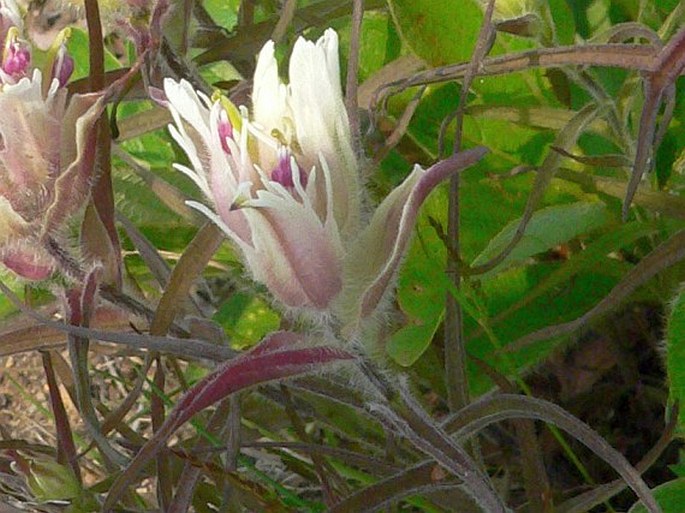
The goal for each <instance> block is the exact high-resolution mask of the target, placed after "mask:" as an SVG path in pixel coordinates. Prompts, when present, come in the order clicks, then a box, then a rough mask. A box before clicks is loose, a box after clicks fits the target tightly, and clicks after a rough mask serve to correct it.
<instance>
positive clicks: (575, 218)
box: [472, 202, 608, 270]
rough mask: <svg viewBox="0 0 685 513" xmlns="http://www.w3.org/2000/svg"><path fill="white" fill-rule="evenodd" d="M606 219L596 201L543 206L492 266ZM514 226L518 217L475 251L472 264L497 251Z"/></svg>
mask: <svg viewBox="0 0 685 513" xmlns="http://www.w3.org/2000/svg"><path fill="white" fill-rule="evenodd" d="M607 220H608V212H607V209H606V206H605V205H604V204H603V203H599V202H577V203H571V204H568V205H555V206H552V207H547V208H543V209H542V210H539V211H537V212H536V213H535V214H533V217H532V219H531V220H530V222H529V223H528V226H527V228H526V232H525V234H524V235H523V238H522V239H521V241H520V242H519V243H518V244H517V245H516V247H515V248H514V249H513V250H512V251H511V253H510V254H509V255H508V256H507V258H506V259H505V260H504V261H503V262H502V263H501V264H500V265H499V266H497V267H496V268H495V269H496V270H502V269H503V268H506V267H511V266H512V265H514V264H517V263H520V262H522V261H524V260H525V259H527V258H528V257H531V256H533V255H536V254H538V253H542V252H543V251H546V250H548V249H550V248H553V247H554V246H556V245H557V244H560V243H562V242H565V241H567V240H570V239H572V238H574V237H577V236H578V235H581V234H583V233H588V232H590V231H592V230H594V229H596V228H599V227H601V226H602V225H604V224H605V223H606V222H607ZM518 226H519V220H518V219H517V220H514V221H512V222H510V223H509V224H508V225H507V226H505V227H504V229H503V230H502V231H501V232H500V233H499V234H497V235H496V236H495V237H494V238H493V239H492V240H491V241H490V243H489V244H488V246H487V247H486V248H485V249H484V250H483V252H482V253H481V254H480V255H478V257H477V258H476V259H475V260H474V262H473V264H472V265H474V266H476V265H481V264H484V263H485V262H487V261H488V260H490V259H491V258H493V257H495V256H497V255H498V254H500V252H501V251H502V250H503V249H504V248H505V247H506V246H507V244H509V241H510V240H511V239H512V237H513V236H514V234H515V233H516V229H517V228H518Z"/></svg>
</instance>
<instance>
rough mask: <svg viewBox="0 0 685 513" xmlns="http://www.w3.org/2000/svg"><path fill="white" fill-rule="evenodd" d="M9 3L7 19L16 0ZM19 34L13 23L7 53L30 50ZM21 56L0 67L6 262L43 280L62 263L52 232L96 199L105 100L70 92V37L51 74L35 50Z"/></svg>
mask: <svg viewBox="0 0 685 513" xmlns="http://www.w3.org/2000/svg"><path fill="white" fill-rule="evenodd" d="M1 5H2V7H0V19H1V21H2V23H3V24H4V23H5V22H6V20H7V19H8V18H7V17H6V13H5V11H6V9H8V6H11V5H12V3H11V2H8V1H7V0H4V1H3V2H2V4H1ZM3 28H5V27H4V25H3ZM16 35H17V27H16V26H13V27H9V28H7V29H6V30H5V37H6V38H7V40H8V42H9V43H8V42H6V44H5V50H6V52H7V49H8V48H15V49H17V50H18V51H20V53H21V52H23V51H26V52H28V46H24V44H23V43H22V42H21V41H19V40H18V39H17V37H16ZM16 45H19V46H16ZM17 55H18V54H11V55H10V54H8V53H5V55H4V56H3V61H2V67H1V69H0V83H1V84H2V85H1V86H0V112H2V116H0V261H2V262H3V263H4V265H5V266H6V267H8V268H10V269H11V270H13V271H14V272H15V273H17V274H18V275H20V276H22V277H24V278H27V279H32V280H40V279H44V278H47V277H48V276H49V275H50V274H51V273H52V272H53V270H54V269H55V267H56V264H55V262H54V261H53V258H52V256H50V254H49V252H48V251H47V249H46V240H47V236H52V237H53V238H54V237H55V236H59V233H60V232H61V230H62V228H63V227H64V224H65V222H66V221H67V219H68V218H69V217H70V216H71V215H72V214H73V213H75V212H76V211H78V210H79V209H80V208H81V207H82V206H83V205H84V203H85V201H86V199H87V198H88V194H89V190H90V173H91V170H92V165H93V158H94V148H93V141H90V142H89V141H88V139H89V137H91V136H92V135H93V132H94V131H93V130H92V129H93V127H94V125H95V122H96V121H97V119H98V117H99V114H100V113H101V112H102V109H103V105H104V104H103V102H102V101H101V97H102V95H100V94H89V95H74V96H72V97H71V98H70V99H68V98H67V94H68V92H67V90H66V88H65V87H64V85H65V83H66V80H67V79H68V75H69V73H70V71H71V69H73V65H71V63H70V59H71V58H70V57H68V56H67V55H66V48H65V47H64V45H63V44H60V45H59V46H58V47H56V48H55V49H54V51H53V52H52V55H51V57H53V62H49V65H50V73H48V75H47V76H46V77H45V80H44V76H43V72H42V71H41V70H40V69H34V70H33V72H32V73H31V72H30V70H29V63H30V54H29V53H26V54H25V55H23V56H22V57H17ZM8 59H9V60H8ZM8 62H13V64H11V65H9V66H8V65H7V63H8Z"/></svg>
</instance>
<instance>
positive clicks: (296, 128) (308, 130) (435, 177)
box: [164, 29, 484, 334]
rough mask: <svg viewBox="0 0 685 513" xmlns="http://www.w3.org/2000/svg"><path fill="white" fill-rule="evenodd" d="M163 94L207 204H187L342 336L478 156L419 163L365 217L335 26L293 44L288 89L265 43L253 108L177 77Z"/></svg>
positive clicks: (382, 289)
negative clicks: (421, 221) (426, 165)
mask: <svg viewBox="0 0 685 513" xmlns="http://www.w3.org/2000/svg"><path fill="white" fill-rule="evenodd" d="M164 92H165V96H166V104H167V106H168V108H169V110H170V111H171V113H172V115H173V118H174V123H173V124H171V125H170V127H169V129H170V131H171V134H172V136H173V137H174V139H175V140H176V141H177V142H178V144H179V145H180V146H181V148H182V149H183V151H184V152H185V153H186V155H187V156H188V159H189V162H190V167H186V166H183V165H179V164H177V165H176V168H177V169H178V170H179V171H181V172H183V173H185V174H186V175H187V176H189V177H190V178H191V179H192V180H193V181H194V182H195V183H196V184H197V186H198V187H199V188H200V189H201V190H202V192H203V193H204V195H205V196H206V197H207V198H208V199H209V200H210V201H211V203H212V207H213V208H209V207H207V206H205V205H203V204H200V203H197V202H189V203H190V204H191V205H192V206H193V207H195V208H196V209H198V210H200V211H201V212H203V213H204V214H205V215H206V216H207V217H208V218H210V219H212V220H213V221H214V222H215V223H216V224H217V225H218V226H219V227H221V229H222V230H223V231H224V232H225V233H226V235H227V236H228V237H230V239H231V240H232V241H233V242H234V243H235V244H236V245H237V246H238V247H239V248H240V250H241V252H242V255H243V257H244V260H245V263H246V266H247V268H248V269H249V270H250V271H251V273H252V275H253V277H254V279H255V280H256V281H258V282H261V283H263V284H265V285H266V286H267V287H268V289H269V290H270V291H271V293H272V294H273V296H274V297H275V298H276V299H277V300H278V301H279V302H280V303H281V304H282V305H283V306H284V307H286V308H287V309H295V310H297V311H298V312H302V311H304V312H308V313H310V314H314V315H317V314H318V315H325V316H329V317H332V318H334V319H335V320H336V321H337V322H339V323H340V325H341V326H342V328H343V329H344V330H346V332H347V333H348V334H354V333H355V332H357V331H358V329H359V328H360V327H361V326H362V324H363V323H364V321H365V320H366V319H369V318H371V317H373V314H374V313H375V312H376V311H377V310H378V309H379V307H380V306H381V305H382V303H383V298H384V297H385V296H386V295H387V292H388V291H389V290H390V289H391V288H392V285H393V283H394V277H395V275H396V272H397V268H398V266H399V264H400V261H401V259H402V257H403V255H404V253H405V250H406V246H407V244H408V241H409V237H410V234H411V231H412V230H413V225H414V221H415V219H416V215H417V212H418V208H419V206H420V205H421V203H422V202H423V200H424V199H425V198H426V196H427V195H428V193H429V192H430V191H431V190H432V189H433V188H434V187H435V186H436V185H437V184H438V183H439V182H440V181H442V180H443V179H444V178H445V177H447V176H449V175H450V174H452V173H454V172H456V171H458V170H460V169H461V168H463V167H465V166H467V165H470V164H472V163H474V162H475V161H477V160H478V159H479V158H480V157H481V156H482V155H483V153H484V150H483V149H482V148H477V149H474V150H470V151H468V152H464V153H462V154H459V155H456V156H454V157H452V158H450V159H447V160H446V161H442V162H440V163H438V164H436V165H435V166H433V167H431V168H430V169H428V170H424V169H422V168H421V167H419V166H416V167H415V168H414V170H413V172H412V173H411V174H410V175H409V177H408V178H407V179H406V180H405V181H404V182H403V183H402V184H401V185H400V186H399V187H398V188H397V189H395V190H394V191H393V192H392V193H391V194H389V195H388V197H387V198H386V199H385V200H384V201H383V202H382V203H381V204H380V206H379V207H378V208H377V209H376V210H375V212H373V213H372V214H371V213H369V212H367V209H365V208H364V204H365V201H364V191H363V188H362V186H361V183H360V175H359V169H360V163H359V162H358V160H357V157H356V156H355V154H354V151H353V149H352V144H351V135H350V129H349V125H348V119H347V115H346V111H345V108H344V103H343V96H342V90H341V85H340V70H339V62H338V37H337V34H336V33H335V32H334V31H333V30H331V29H329V30H327V31H326V32H325V33H324V35H323V36H322V37H321V38H320V39H319V40H318V41H317V42H315V43H314V42H311V41H306V40H304V39H302V38H300V39H299V40H298V41H297V42H296V43H295V46H294V49H293V52H292V56H291V58H290V69H289V83H288V84H285V83H283V82H282V81H281V79H280V78H279V75H278V65H277V63H276V59H275V57H274V45H273V43H271V42H269V43H267V44H266V45H265V46H264V48H263V49H262V51H261V53H260V54H259V57H258V61H257V68H256V71H255V77H254V85H253V91H252V109H251V111H250V110H248V108H246V107H245V106H240V107H236V106H234V105H233V104H232V103H230V102H229V101H228V100H226V99H225V98H221V97H215V98H211V99H210V98H208V97H207V96H205V95H203V94H202V93H200V92H196V91H194V90H193V88H192V87H191V85H190V84H189V83H187V82H185V81H181V82H176V81H174V80H171V79H166V80H165V82H164Z"/></svg>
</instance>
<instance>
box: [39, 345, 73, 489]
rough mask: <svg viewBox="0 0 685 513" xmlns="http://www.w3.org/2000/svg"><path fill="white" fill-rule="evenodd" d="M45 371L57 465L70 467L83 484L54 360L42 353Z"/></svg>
mask: <svg viewBox="0 0 685 513" xmlns="http://www.w3.org/2000/svg"><path fill="white" fill-rule="evenodd" d="M41 356H42V359H43V370H44V371H45V381H46V382H47V385H48V389H49V391H50V407H51V408H52V414H53V416H54V417H55V431H56V434H57V463H60V464H62V465H69V466H70V467H71V469H72V470H73V471H74V476H75V477H76V479H77V480H78V481H79V482H81V469H80V468H79V466H78V461H77V460H76V446H75V445H74V437H73V433H72V430H71V425H70V423H69V417H68V416H67V410H66V408H65V407H64V401H62V394H61V393H60V391H59V386H58V385H57V379H55V370H54V369H53V367H52V360H51V359H50V353H49V352H45V351H42V352H41Z"/></svg>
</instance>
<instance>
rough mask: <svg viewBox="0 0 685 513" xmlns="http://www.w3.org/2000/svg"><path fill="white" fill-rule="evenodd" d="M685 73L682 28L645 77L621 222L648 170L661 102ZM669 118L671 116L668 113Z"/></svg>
mask: <svg viewBox="0 0 685 513" xmlns="http://www.w3.org/2000/svg"><path fill="white" fill-rule="evenodd" d="M684 70H685V27H683V28H681V29H680V31H679V32H678V33H676V35H675V36H673V37H672V38H671V40H670V41H669V42H668V44H667V45H666V46H664V47H663V48H662V49H661V51H659V54H658V55H657V57H656V59H655V62H654V65H653V67H652V68H651V69H650V70H649V71H648V72H646V73H645V103H644V105H643V107H642V114H641V115H640V129H639V132H638V135H637V150H636V152H635V162H634V164H633V174H632V175H631V177H630V182H629V183H628V190H627V191H626V197H625V199H624V201H623V219H624V220H625V219H626V218H627V217H628V209H629V208H630V204H631V203H632V201H633V196H634V195H635V191H636V190H637V186H638V185H639V184H640V180H641V179H642V175H643V174H644V173H645V172H646V171H647V170H648V169H649V168H650V167H651V162H652V155H653V149H652V146H653V145H654V144H655V142H656V141H655V137H654V134H655V132H656V120H657V115H658V114H659V108H660V107H661V103H662V102H663V101H664V99H666V98H668V97H672V96H673V94H674V93H675V89H674V85H675V81H676V79H677V78H678V77H679V76H680V74H681V73H682V72H683V71H684ZM671 114H672V112H671ZM669 121H670V115H668V112H667V113H666V114H664V119H662V120H661V123H662V124H666V125H667V124H668V123H669Z"/></svg>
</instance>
